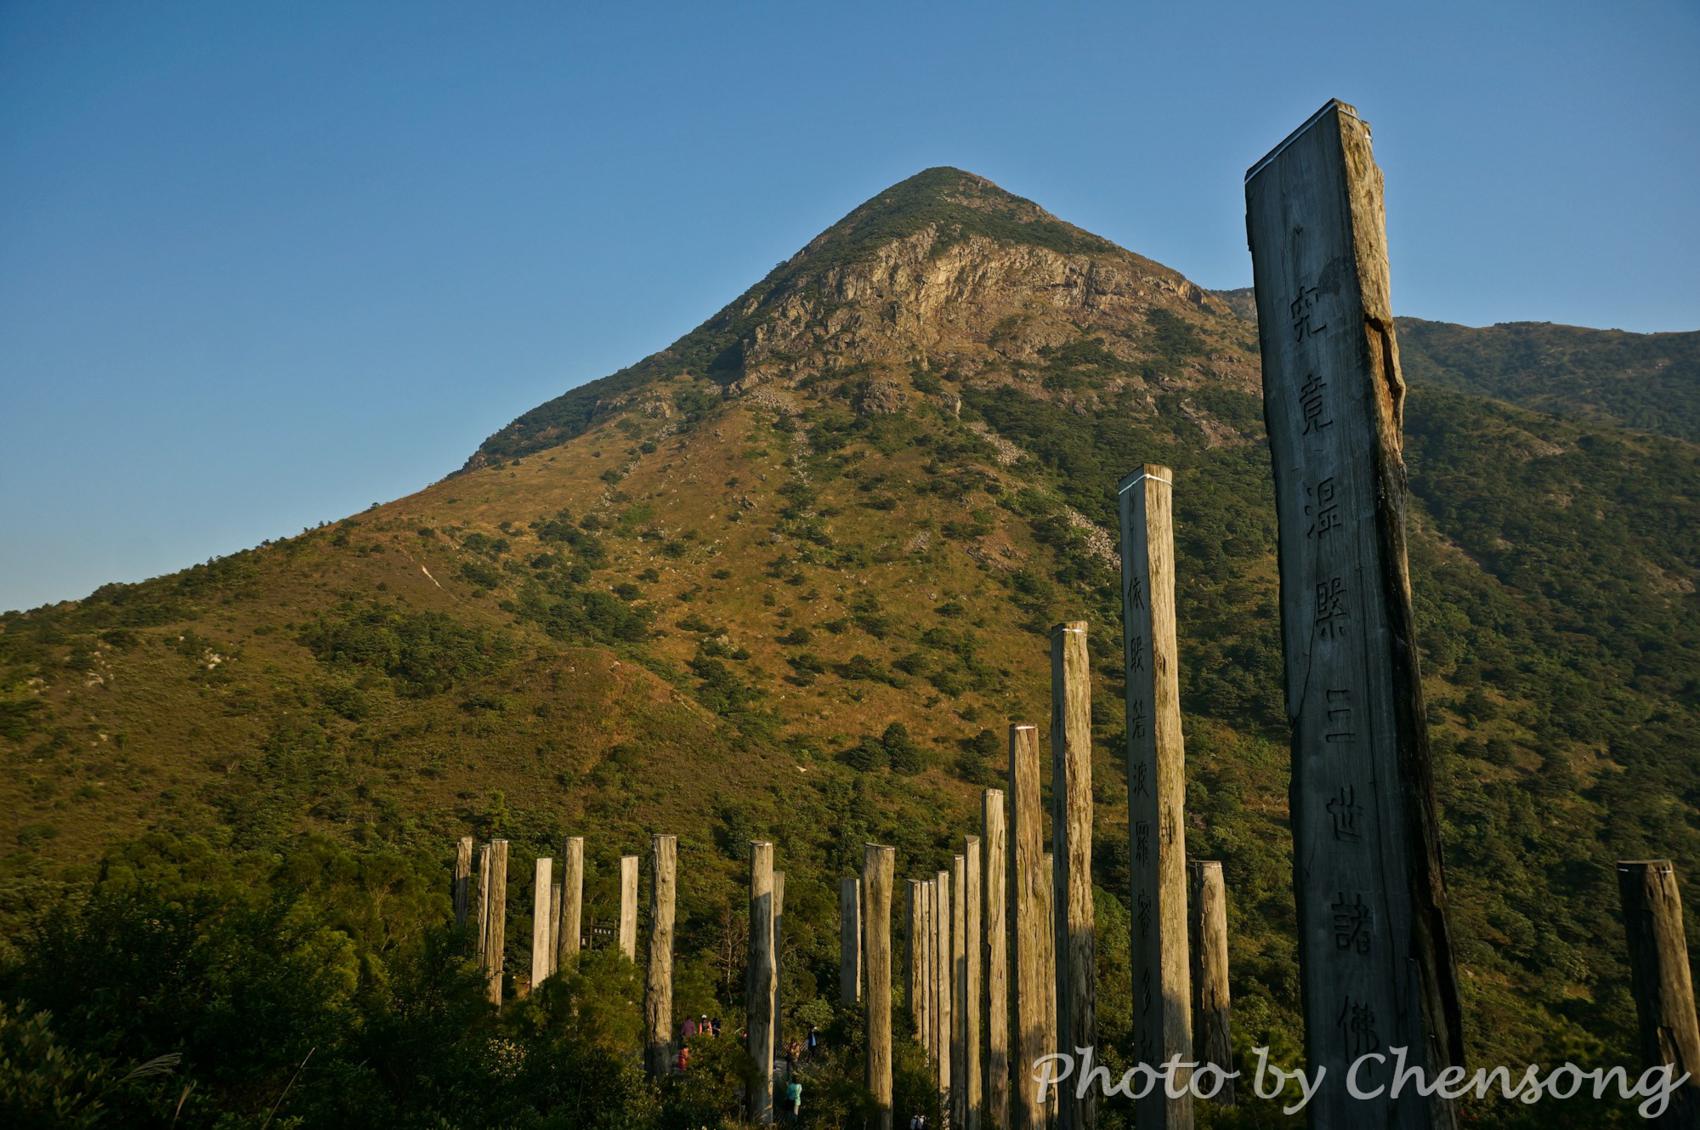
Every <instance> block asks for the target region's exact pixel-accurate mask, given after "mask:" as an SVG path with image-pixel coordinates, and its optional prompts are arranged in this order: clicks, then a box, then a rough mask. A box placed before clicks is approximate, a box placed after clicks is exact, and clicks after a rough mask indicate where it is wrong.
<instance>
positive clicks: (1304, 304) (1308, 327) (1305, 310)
mask: <svg viewBox="0 0 1700 1130" xmlns="http://www.w3.org/2000/svg"><path fill="white" fill-rule="evenodd" d="M1287 312H1288V313H1289V314H1291V315H1292V318H1293V340H1294V341H1303V340H1304V339H1305V338H1307V337H1315V336H1316V335H1317V334H1319V333H1321V332H1322V331H1323V330H1325V329H1327V328H1328V325H1327V323H1317V322H1313V320H1312V319H1313V318H1314V317H1315V316H1316V288H1315V287H1314V286H1309V287H1301V288H1300V289H1299V296H1298V297H1297V298H1295V299H1293V301H1292V302H1291V303H1290V304H1289V305H1288V307H1287Z"/></svg>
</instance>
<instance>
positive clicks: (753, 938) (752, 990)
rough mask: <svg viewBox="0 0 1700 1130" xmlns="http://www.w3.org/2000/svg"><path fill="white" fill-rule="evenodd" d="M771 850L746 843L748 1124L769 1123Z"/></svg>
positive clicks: (774, 970) (774, 988) (774, 990)
mask: <svg viewBox="0 0 1700 1130" xmlns="http://www.w3.org/2000/svg"><path fill="white" fill-rule="evenodd" d="M773 905H774V904H773V845H772V844H771V843H768V842H765V841H762V842H757V843H751V844H750V974H749V980H748V993H747V995H746V999H745V1011H746V1013H747V1015H748V1021H749V1023H748V1029H749V1051H750V1058H751V1059H752V1060H754V1061H755V1068H756V1069H755V1074H754V1075H753V1076H752V1077H751V1078H750V1085H749V1096H748V1098H749V1110H750V1121H751V1122H754V1123H755V1124H756V1125H758V1126H763V1125H768V1124H771V1123H772V1122H773V1052H774V1046H773V1033H774V1025H773V1017H774V1012H775V1007H776V1005H777V1003H778V1002H777V995H778V992H779V962H778V955H777V954H775V953H774V948H773V943H774V933H775V925H776V923H775V918H776V916H775V914H774V912H773Z"/></svg>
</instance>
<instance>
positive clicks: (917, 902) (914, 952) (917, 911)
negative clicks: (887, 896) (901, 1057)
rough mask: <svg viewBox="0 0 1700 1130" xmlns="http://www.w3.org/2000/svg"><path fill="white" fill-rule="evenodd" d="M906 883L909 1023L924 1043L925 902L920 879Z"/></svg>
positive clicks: (916, 1035)
mask: <svg viewBox="0 0 1700 1130" xmlns="http://www.w3.org/2000/svg"><path fill="white" fill-rule="evenodd" d="M907 883H908V887H909V929H908V932H907V935H906V936H907V939H908V951H909V978H908V985H907V989H908V997H909V1023H910V1024H911V1025H912V1026H913V1027H914V1029H915V1039H916V1040H918V1041H920V1042H921V1043H922V1044H923V1045H924V1044H925V1042H926V1040H925V1037H924V1036H923V1033H924V1032H925V1031H926V1020H925V1018H924V1016H923V1012H924V1011H925V1008H926V1005H925V1000H926V994H925V992H924V991H923V990H922V988H921V981H920V976H921V969H922V964H921V961H922V957H921V931H922V930H924V929H925V928H926V927H925V926H924V925H923V920H924V914H925V911H924V909H923V906H922V904H923V903H924V902H925V896H924V895H923V894H922V893H921V881H920V880H919V879H910V880H907Z"/></svg>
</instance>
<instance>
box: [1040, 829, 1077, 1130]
mask: <svg viewBox="0 0 1700 1130" xmlns="http://www.w3.org/2000/svg"><path fill="white" fill-rule="evenodd" d="M1041 866H1042V867H1043V868H1044V871H1045V876H1046V879H1047V882H1045V883H1043V884H1042V885H1041V886H1040V887H1039V913H1040V914H1041V915H1043V916H1044V926H1045V933H1044V936H1043V937H1042V938H1040V939H1039V946H1040V959H1039V960H1040V961H1041V962H1042V963H1043V964H1044V969H1043V979H1044V983H1045V1052H1046V1054H1047V1055H1048V1054H1050V1053H1051V1052H1056V1051H1062V1050H1064V1049H1063V1047H1062V1044H1061V1038H1062V1029H1061V1028H1060V1027H1059V1026H1058V1023H1057V899H1056V893H1057V887H1056V873H1057V862H1056V857H1055V856H1053V855H1052V854H1051V853H1050V852H1046V853H1045V856H1044V861H1043V863H1042V864H1041ZM1070 1054H1073V1052H1072V1049H1070ZM1073 1086H1074V1081H1073V1080H1071V1081H1070V1082H1068V1083H1066V1084H1064V1085H1063V1087H1062V1088H1060V1089H1053V1090H1052V1091H1051V1093H1050V1095H1049V1096H1048V1100H1047V1102H1046V1104H1045V1117H1046V1118H1047V1119H1049V1120H1050V1121H1051V1122H1052V1123H1053V1124H1054V1123H1055V1122H1056V1120H1057V1119H1058V1118H1060V1117H1061V1116H1062V1109H1061V1108H1062V1101H1063V1095H1062V1091H1064V1090H1069V1089H1072V1088H1073Z"/></svg>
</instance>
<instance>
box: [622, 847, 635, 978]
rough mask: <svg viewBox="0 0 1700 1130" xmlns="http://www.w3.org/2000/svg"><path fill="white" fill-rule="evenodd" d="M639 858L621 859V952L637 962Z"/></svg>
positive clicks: (631, 856) (629, 959) (623, 856)
mask: <svg viewBox="0 0 1700 1130" xmlns="http://www.w3.org/2000/svg"><path fill="white" fill-rule="evenodd" d="M637 900H638V857H637V856H635V855H622V856H621V857H620V952H621V953H623V954H625V955H626V960H627V961H632V962H635V961H637V920H638V914H637Z"/></svg>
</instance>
